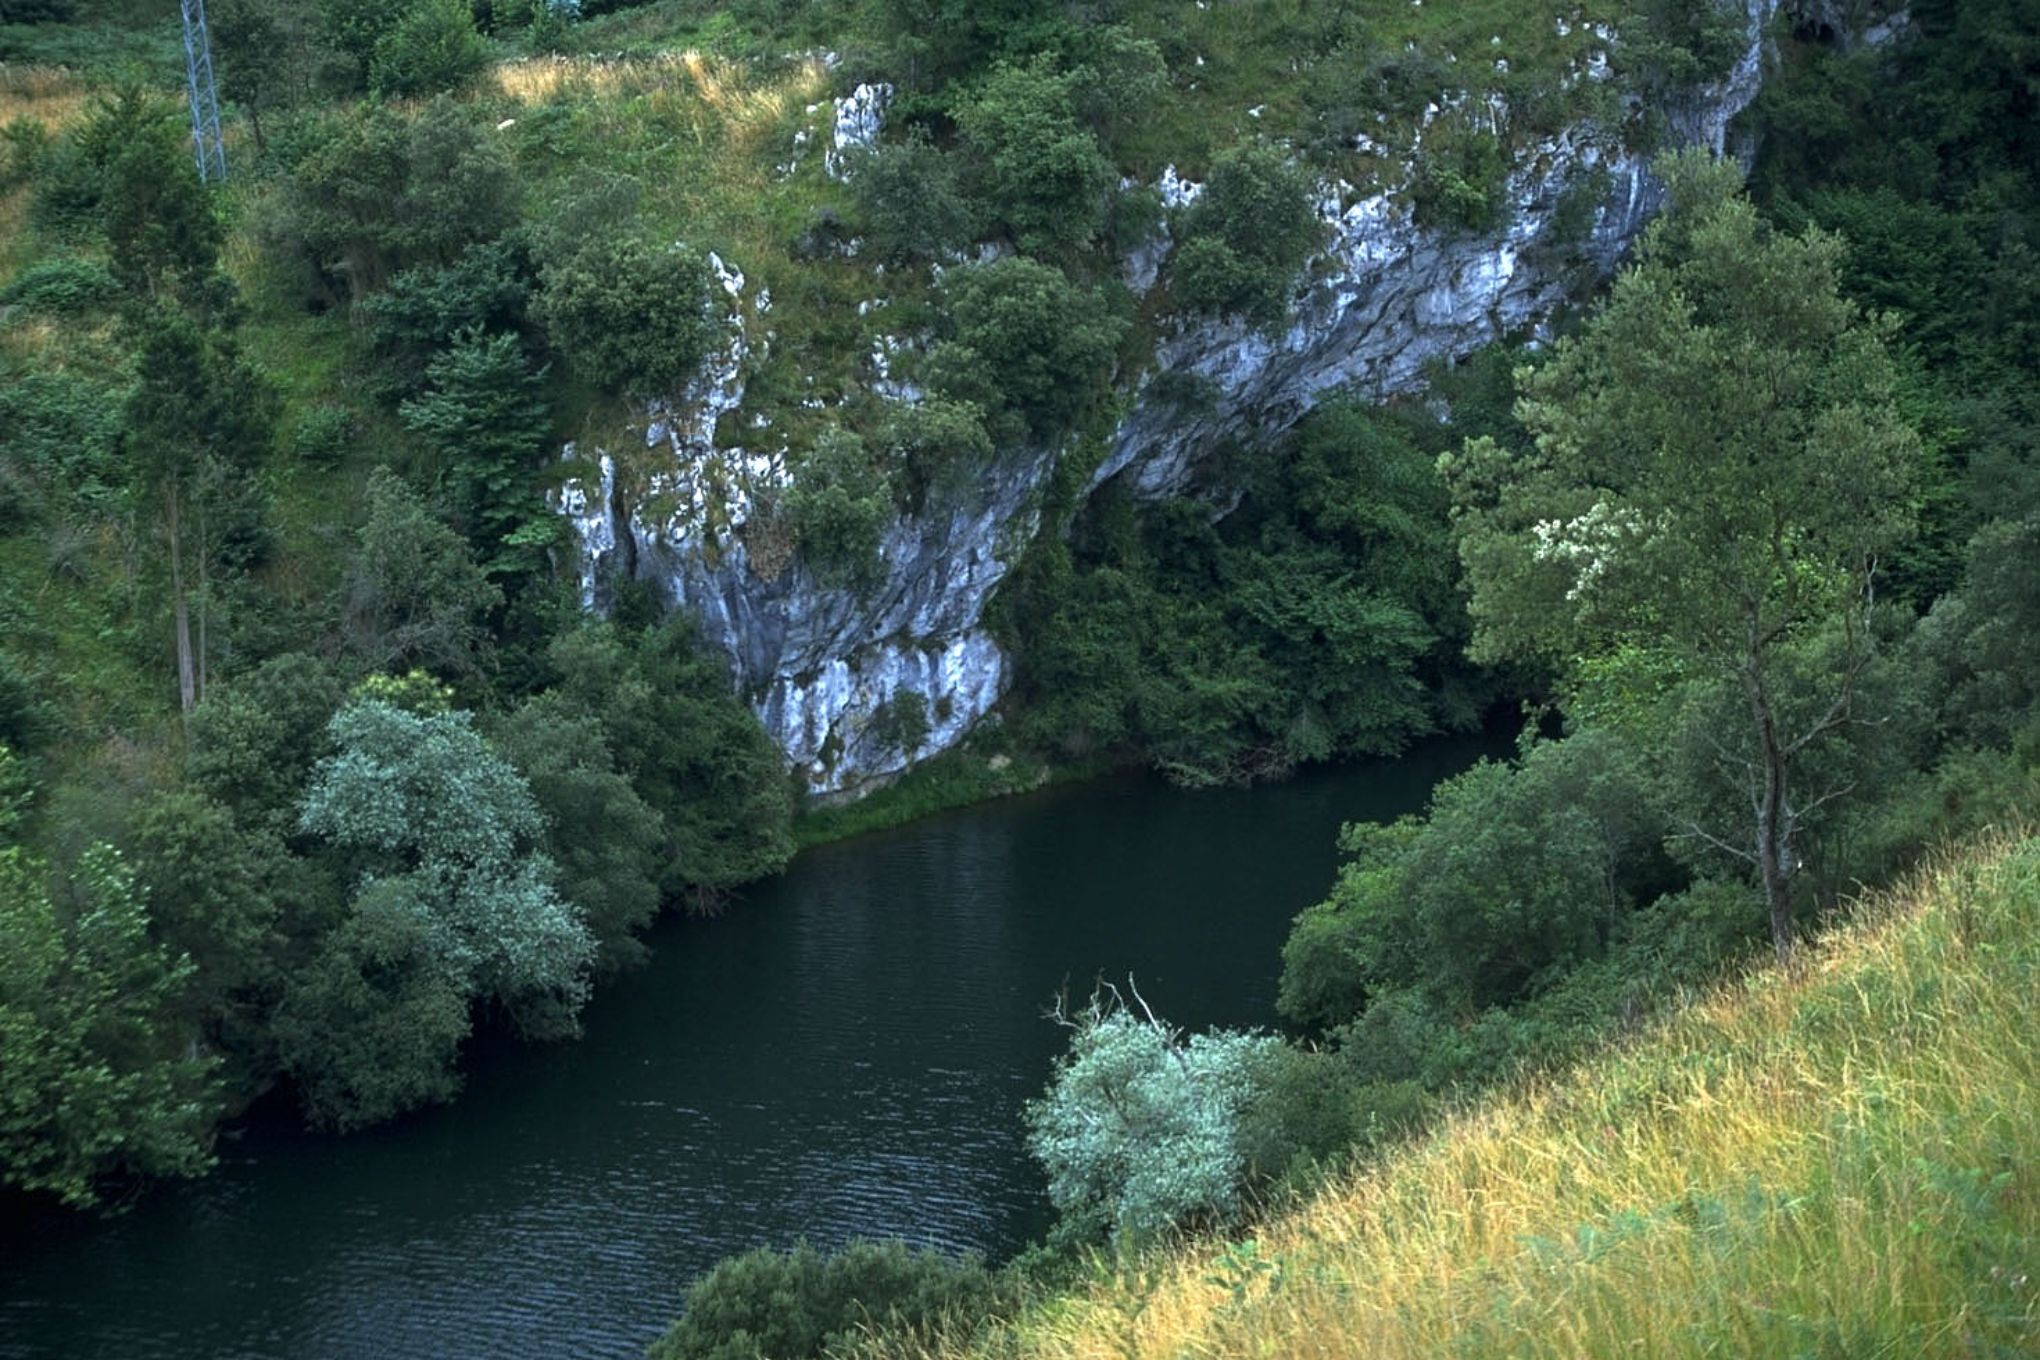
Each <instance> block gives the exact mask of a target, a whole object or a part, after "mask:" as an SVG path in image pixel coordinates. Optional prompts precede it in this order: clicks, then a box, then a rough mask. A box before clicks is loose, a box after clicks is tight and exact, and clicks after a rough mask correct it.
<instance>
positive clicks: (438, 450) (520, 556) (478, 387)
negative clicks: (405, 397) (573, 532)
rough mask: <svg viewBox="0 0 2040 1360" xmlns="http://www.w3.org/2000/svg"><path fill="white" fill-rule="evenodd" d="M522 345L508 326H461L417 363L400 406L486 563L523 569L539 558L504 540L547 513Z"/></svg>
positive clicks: (494, 568) (536, 412)
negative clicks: (419, 384) (421, 377)
mask: <svg viewBox="0 0 2040 1360" xmlns="http://www.w3.org/2000/svg"><path fill="white" fill-rule="evenodd" d="M543 377H544V374H543V373H534V372H533V371H532V370H531V366H530V364H529V363H527V362H526V360H525V357H524V348H523V346H522V345H521V344H520V343H519V342H518V339H517V337H516V336H515V335H512V334H509V333H507V332H502V333H497V334H493V335H492V334H485V333H484V332H482V331H479V330H465V331H461V332H458V333H457V334H455V335H454V337H453V339H452V343H451V344H449V345H448V347H447V348H446V349H445V350H444V351H443V352H442V353H440V354H439V355H438V356H437V357H436V358H434V359H433V360H432V362H431V363H430V364H428V365H426V368H425V390H424V391H423V393H421V394H420V395H419V396H416V397H413V398H412V399H411V400H409V401H406V402H405V403H404V404H403V406H402V408H401V409H400V415H401V416H402V419H403V422H404V427H405V428H406V429H408V430H410V431H411V432H412V433H413V434H415V435H417V436H418V437H419V440H420V442H422V443H423V444H424V446H425V448H426V449H427V450H428V451H429V452H430V454H431V456H432V460H433V467H434V471H435V473H436V474H437V480H438V481H439V483H440V485H441V486H442V487H443V488H444V489H445V490H444V494H445V497H446V500H447V502H448V503H449V504H450V505H451V506H452V508H453V510H454V522H455V523H456V524H457V525H458V526H459V527H460V528H461V529H463V530H464V531H465V532H466V533H467V536H468V538H469V540H470V541H471V542H473V543H474V544H475V547H476V549H477V551H478V553H479V554H480V556H481V559H482V561H483V562H484V563H485V565H486V567H487V569H488V570H489V571H491V572H492V573H496V574H513V575H514V574H526V573H529V572H532V571H534V570H536V569H537V568H538V567H539V566H540V565H541V564H540V562H539V560H538V558H537V554H536V553H535V552H534V551H532V550H530V549H522V548H520V547H519V546H518V545H517V544H516V543H515V542H513V541H511V540H512V539H513V536H515V535H517V533H518V531H519V530H521V529H524V528H525V527H526V526H527V525H529V524H531V523H532V522H533V521H534V520H537V519H539V518H540V517H541V516H544V517H545V519H544V523H545V524H547V525H550V523H551V522H552V521H551V516H550V512H549V511H548V510H547V509H546V508H545V504H544V502H543V501H541V500H540V499H539V496H538V490H537V487H536V486H535V485H534V477H533V473H534V471H535V469H536V465H537V463H538V460H539V454H540V450H541V448H542V447H543V445H544V444H545V442H546V437H547V435H548V434H549V433H550V428H551V419H550V413H549V412H548V410H547V407H546V402H545V398H544V397H543V396H542V395H541V393H540V390H539V389H540V382H541V379H542V378H543Z"/></svg>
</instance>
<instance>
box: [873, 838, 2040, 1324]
mask: <svg viewBox="0 0 2040 1360" xmlns="http://www.w3.org/2000/svg"><path fill="white" fill-rule="evenodd" d="M2036 969H2040V839H2034V838H2031V837H2028V838H2025V839H2014V838H2011V837H2004V838H2000V839H1998V840H1995V841H1992V842H1988V843H1986V844H1984V845H1981V846H1979V847H1976V848H1974V849H1971V850H1968V851H1965V852H1961V853H1954V854H1949V855H1946V856H1943V857H1941V858H1940V859H1939V860H1938V861H1936V862H1934V863H1932V864H1930V865H1928V866H1927V867H1925V868H1922V869H1921V870H1919V871H1918V872H1916V873H1915V875H1914V876H1913V877H1912V878H1911V879H1910V880H1909V881H1908V882H1907V883H1906V884H1904V885H1902V886H1900V887H1898V888H1896V889H1894V890H1892V891H1889V892H1885V893H1879V894H1877V895H1875V896H1873V897H1871V898H1870V899H1868V900H1867V901H1866V902H1865V903H1863V904H1862V906H1861V908H1860V911H1859V916H1858V920H1857V922H1856V923H1855V924H1853V925H1851V926H1848V927H1846V928H1843V929H1841V930H1838V931H1836V932H1835V933H1834V934H1832V935H1830V936H1829V937H1827V938H1826V939H1824V940H1822V941H1820V942H1819V943H1817V944H1814V945H1811V946H1808V947H1807V949H1806V951H1805V953H1804V954H1803V955H1802V957H1801V958H1800V960H1799V961H1798V962H1797V964H1796V965H1795V966H1793V967H1792V968H1790V969H1787V970H1783V971H1780V970H1777V969H1772V968H1765V969H1760V970H1758V971H1756V972H1753V973H1752V974H1750V975H1749V976H1747V977H1745V978H1741V979H1738V980H1735V981H1732V982H1729V983H1727V984H1725V985H1723V986H1722V987H1720V988H1719V989H1717V990H1716V991H1715V992H1714V993H1713V994H1712V995H1710V996H1707V997H1705V998H1703V999H1702V1000H1700V1001H1698V1002H1696V1003H1695V1004H1693V1005H1691V1006H1689V1007H1687V1008H1686V1009H1685V1010H1683V1011H1682V1012H1680V1013H1678V1014H1676V1015H1674V1016H1673V1017H1671V1018H1670V1019H1669V1020H1668V1021H1667V1022H1666V1023H1665V1024H1664V1025H1662V1026H1661V1027H1660V1028H1659V1029H1658V1030H1656V1031H1655V1032H1654V1033H1653V1034H1652V1035H1651V1036H1650V1037H1649V1038H1647V1039H1646V1040H1644V1041H1643V1042H1641V1043H1639V1044H1636V1045H1635V1046H1633V1047H1629V1048H1627V1049H1624V1050H1621V1051H1617V1052H1613V1053H1610V1054H1608V1055H1607V1056H1605V1057H1602V1058H1600V1059H1597V1060H1595V1061H1592V1062H1589V1063H1586V1064H1583V1065H1581V1066H1579V1067H1576V1068H1574V1069H1572V1070H1571V1071H1570V1072H1567V1073H1563V1074H1560V1075H1558V1076H1556V1077H1554V1078H1552V1079H1550V1080H1546V1081H1539V1082H1536V1083H1534V1084H1533V1085H1531V1086H1529V1087H1528V1088H1527V1089H1525V1090H1523V1091H1521V1092H1519V1093H1517V1094H1515V1095H1513V1096H1512V1097H1510V1098H1508V1099H1503V1100H1497V1101H1492V1102H1487V1103H1484V1104H1481V1105H1479V1106H1477V1107H1475V1108H1473V1109H1471V1110H1469V1111H1467V1112H1466V1113H1465V1114H1464V1115H1462V1116H1461V1117H1459V1118H1456V1119H1454V1120H1452V1121H1450V1122H1449V1123H1447V1124H1446V1125H1444V1126H1443V1127H1442V1128H1440V1129H1439V1130H1438V1131H1437V1132H1435V1133H1434V1134H1432V1135H1430V1136H1428V1137H1425V1138H1423V1139H1421V1140H1419V1141H1418V1142H1416V1143H1415V1144H1413V1145H1412V1146H1410V1147H1409V1148H1407V1149H1406V1150H1404V1151H1402V1152H1400V1153H1398V1154H1395V1155H1392V1156H1390V1157H1388V1158H1387V1159H1385V1160H1383V1161H1382V1162H1380V1163H1378V1164H1376V1165H1374V1166H1372V1167H1369V1168H1364V1169H1359V1170H1356V1171H1355V1172H1354V1173H1353V1174H1351V1175H1350V1176H1348V1177H1347V1178H1345V1179H1344V1180H1342V1181H1340V1182H1338V1183H1336V1184H1334V1185H1333V1186H1332V1187H1331V1188H1330V1189H1328V1190H1327V1191H1326V1192H1324V1193H1323V1194H1322V1195H1321V1196H1320V1197H1318V1198H1317V1199H1316V1200H1315V1201H1313V1202H1311V1203H1309V1204H1308V1205H1306V1206H1304V1207H1303V1208H1301V1209H1299V1210H1297V1211H1295V1212H1293V1213H1289V1214H1285V1215H1283V1216H1281V1217H1278V1218H1277V1219H1275V1220H1274V1221H1272V1222H1269V1223H1266V1224H1264V1225H1263V1226H1262V1227H1261V1229H1260V1230H1259V1231H1258V1232H1256V1233H1254V1234H1253V1235H1251V1236H1248V1237H1246V1238H1244V1239H1243V1240H1240V1241H1235V1242H1222V1243H1209V1242H1199V1243H1196V1244H1193V1245H1190V1246H1186V1247H1183V1248H1181V1249H1180V1250H1178V1251H1177V1252H1175V1253H1174V1254H1172V1255H1169V1256H1167V1257H1165V1258H1163V1259H1162V1260H1160V1261H1156V1262H1151V1263H1149V1264H1148V1266H1147V1267H1146V1268H1143V1269H1140V1270H1134V1271H1124V1272H1120V1273H1117V1274H1114V1275H1112V1276H1111V1277H1110V1278H1109V1279H1107V1280H1104V1281H1102V1282H1100V1283H1099V1284H1097V1285H1095V1286H1094V1287H1092V1288H1091V1289H1089V1290H1088V1291H1085V1292H1080V1293H1077V1294H1074V1295H1071V1296H1066V1297H1057V1298H1052V1299H1049V1300H1047V1301H1045V1302H1042V1303H1040V1304H1037V1305H1036V1306H1035V1307H1034V1308H1033V1309H1032V1310H1031V1311H1029V1312H1028V1313H1027V1314H1025V1315H1024V1316H1023V1317H1022V1318H1021V1319H1020V1320H1019V1322H1017V1323H1016V1324H1015V1325H1013V1326H1012V1327H1011V1328H1010V1329H1008V1330H1006V1331H1003V1332H1001V1333H1000V1334H999V1335H997V1336H996V1337H994V1338H992V1339H990V1340H987V1341H983V1342H981V1343H979V1344H977V1345H975V1346H969V1347H961V1348H956V1349H939V1348H937V1349H927V1348H922V1347H919V1346H913V1345H908V1346H903V1347H901V1348H900V1349H899V1350H896V1351H895V1352H893V1353H894V1354H895V1355H896V1356H899V1357H903V1358H904V1357H913V1360H937V1358H938V1357H939V1360H965V1357H977V1356H989V1355H998V1356H1002V1357H1019V1356H1028V1357H1091V1356H1106V1355H1111V1356H1117V1357H1150V1356H1152V1357H1164V1356H1167V1357H1174V1356H1179V1355H1186V1354H1194V1355H1282V1356H1291V1357H1304V1356H1312V1357H1345V1356H1367V1357H1370V1360H1372V1358H1374V1357H1399V1356H1409V1357H1427V1358H1428V1357H1432V1356H1438V1355H1448V1354H1449V1355H1454V1356H1469V1357H1481V1356H1500V1355H1508V1356H1512V1357H1517V1356H1545V1355H1549V1356H1553V1357H1557V1356H1565V1357H1578V1356H1614V1355H1625V1356H1626V1355H1634V1354H1650V1355H1657V1356H1684V1355H1701V1354H1736V1355H1788V1354H1803V1353H1811V1352H1813V1351H1819V1352H1820V1353H1822V1354H1829V1353H1833V1354H1846V1355H1871V1354H1882V1355H1908V1356H1938V1355H1949V1356H1954V1355H1964V1356H1968V1355H1981V1354H1992V1355H1997V1354H2002V1355H2011V1354H2024V1353H2027V1351H2028V1349H2029V1348H2030V1347H2032V1346H2033V1345H2034V1344H2035V1342H2036V1340H2040V1289H2036V1288H2035V1283H2034V1282H2035V1281H2036V1280H2040V1194H2036V1193H2035V1184H2034V1172H2033V1168H2034V1167H2035V1166H2040V1124H2036V1123H2035V1121H2034V1120H2033V1119H2032V1117H2031V1116H2032V1111H2033V1110H2034V1109H2035V1108H2040V1043H2036V1040H2035V1035H2036V1034H2040V994H2036V993H2035V991H2034V989H2033V986H2032V979H2033V977H2034V975H2035V972H2036Z"/></svg>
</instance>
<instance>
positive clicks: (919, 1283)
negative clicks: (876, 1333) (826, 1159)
mask: <svg viewBox="0 0 2040 1360" xmlns="http://www.w3.org/2000/svg"><path fill="white" fill-rule="evenodd" d="M1008 1306H1010V1291H1009V1289H1008V1287H1007V1286H1006V1285H1005V1284H1003V1283H1002V1282H1001V1281H1000V1280H999V1279H998V1277H996V1276H994V1275H993V1274H991V1273H990V1272H989V1271H987V1270H986V1269H985V1268H984V1266H983V1264H982V1263H980V1262H979V1261H978V1260H977V1259H975V1258H972V1257H966V1258H964V1259H963V1260H960V1261H959V1260H951V1259H950V1258H949V1257H946V1256H944V1255H942V1254H941V1253H940V1252H936V1251H927V1250H914V1249H912V1248H909V1247H907V1246H905V1245H903V1244H901V1243H898V1242H852V1243H851V1244H850V1245H848V1246H846V1247H845V1248H843V1250H841V1251H840V1252H836V1253H834V1254H832V1255H829V1256H823V1255H822V1254H820V1253H819V1252H817V1251H815V1250H814V1248H812V1247H809V1246H807V1245H805V1244H803V1245H801V1246H798V1247H795V1248H794V1249H793V1250H792V1251H784V1252H782V1251H773V1250H772V1249H770V1248H769V1247H761V1248H759V1249H758V1250H756V1251H749V1252H745V1253H744V1254H743V1255H741V1256H732V1257H729V1258H728V1259H726V1260H723V1261H720V1262H718V1263H717V1264H716V1266H715V1268H714V1269H713V1270H711V1271H709V1272H708V1274H706V1275H704V1276H702V1277H701V1278H700V1279H699V1280H696V1281H695V1282H694V1283H693V1284H692V1285H691V1286H689V1287H688V1290H687V1305H686V1311H685V1312H683V1313H682V1314H681V1315H680V1318H679V1320H678V1321H676V1322H675V1323H674V1324H673V1325H672V1327H671V1328H670V1329H669V1330H668V1331H667V1332H666V1334H665V1335H664V1336H663V1337H661V1338H659V1340H657V1341H656V1342H654V1343H652V1348H651V1350H650V1352H649V1357H650V1360H768V1358H769V1360H810V1357H821V1356H823V1355H833V1354H837V1353H838V1350H839V1348H840V1347H843V1346H846V1345H849V1344H850V1343H852V1342H853V1341H855V1340H856V1338H857V1337H858V1335H859V1334H860V1332H861V1331H862V1330H863V1329H864V1328H865V1327H867V1326H872V1325H876V1326H878V1327H881V1328H892V1329H898V1330H910V1329H911V1330H916V1331H920V1330H926V1329H929V1328H933V1327H937V1326H941V1325H943V1324H948V1325H950V1326H962V1325H969V1324H972V1323H975V1322H978V1321H981V1320H983V1319H985V1318H987V1317H990V1316H992V1315H993V1314H995V1313H997V1312H999V1311H1001V1310H1003V1309H1004V1308H1006V1307H1008Z"/></svg>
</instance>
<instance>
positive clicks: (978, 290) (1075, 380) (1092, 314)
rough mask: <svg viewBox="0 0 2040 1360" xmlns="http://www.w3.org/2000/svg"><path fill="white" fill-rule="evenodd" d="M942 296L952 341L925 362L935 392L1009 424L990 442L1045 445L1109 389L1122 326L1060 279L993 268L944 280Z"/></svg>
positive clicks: (1044, 272)
mask: <svg viewBox="0 0 2040 1360" xmlns="http://www.w3.org/2000/svg"><path fill="white" fill-rule="evenodd" d="M944 291H945V292H946V294H947V296H948V301H949V307H950V320H951V323H952V329H953V332H954V334H953V336H952V338H950V339H947V340H944V341H941V342H939V343H938V344H937V345H936V346H935V347H934V349H933V350H932V351H931V353H930V355H929V362H930V365H931V367H932V369H933V370H934V381H935V386H936V387H937V388H938V389H940V390H941V391H942V392H943V393H944V394H945V395H947V396H949V397H951V398H953V399H956V400H962V401H976V402H978V403H979V404H981V405H982V406H983V407H984V409H985V410H986V412H987V413H988V414H990V415H991V416H993V417H994V418H995V419H996V418H997V417H999V416H1008V417H1011V419H1009V420H1007V421H1005V422H1004V423H1003V424H1004V429H1003V430H999V429H997V428H995V433H1006V434H1010V435H1013V436H1024V435H1029V434H1031V435H1032V436H1033V437H1035V438H1037V439H1049V438H1052V437H1054V436H1055V435H1057V434H1060V433H1062V432H1063V431H1064V430H1065V429H1067V428H1068V426H1069V424H1070V422H1071V421H1072V420H1074V419H1075V417H1076V416H1077V414H1078V413H1079V412H1080V411H1081V410H1082V409H1083V408H1084V407H1085V406H1086V405H1087V404H1089V402H1090V401H1091V399H1092V398H1093V396H1095V395H1096V394H1097V392H1098V391H1099V390H1100V389H1101V388H1103V387H1104V386H1105V384H1106V383H1107V382H1108V381H1109V380H1110V379H1111V376H1112V362H1113V356H1114V355H1115V353H1116V352H1117V350H1118V348H1119V341H1120V337H1121V336H1123V335H1124V334H1125V333H1126V324H1127V323H1126V320H1125V318H1123V317H1122V316H1120V315H1118V314H1117V313H1116V312H1115V311H1114V310H1113V309H1112V307H1111V305H1110V304H1109V303H1108V302H1107V301H1106V299H1105V297H1104V295H1103V294H1101V293H1100V292H1098V291H1097V290H1095V289H1088V288H1083V287H1079V286H1078V285H1076V284H1073V283H1071V282H1070V281H1069V280H1068V279H1066V278H1065V277H1063V275H1062V272H1061V271H1060V270H1057V269H1053V268H1051V267H1049V266H1048V265H1045V264H1040V263H1037V262H1036V261H1033V260H1027V259H1021V258H1018V257H1012V258H1008V259H1003V260H994V261H992V262H991V263H990V264H983V265H972V266H970V267H969V268H965V269H956V270H952V271H950V273H949V275H948V277H947V278H946V279H945V280H944Z"/></svg>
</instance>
